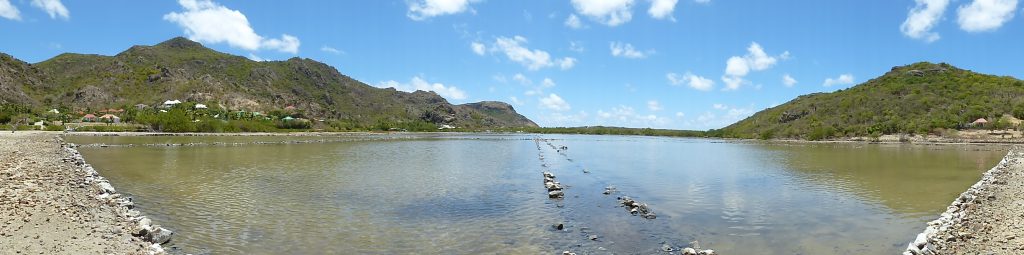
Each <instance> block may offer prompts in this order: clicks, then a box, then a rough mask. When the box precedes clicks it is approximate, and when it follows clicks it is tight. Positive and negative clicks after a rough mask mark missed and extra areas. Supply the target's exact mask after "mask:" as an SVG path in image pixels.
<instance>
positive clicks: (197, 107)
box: [195, 104, 208, 110]
mask: <svg viewBox="0 0 1024 255" xmlns="http://www.w3.org/2000/svg"><path fill="white" fill-rule="evenodd" d="M195 108H196V110H203V109H206V108H208V107H206V105H205V104H196V106H195Z"/></svg>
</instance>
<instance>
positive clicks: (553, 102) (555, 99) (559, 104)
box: [540, 93, 572, 112]
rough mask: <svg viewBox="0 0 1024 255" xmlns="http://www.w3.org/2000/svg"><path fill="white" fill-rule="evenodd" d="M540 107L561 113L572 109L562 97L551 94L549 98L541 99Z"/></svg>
mask: <svg viewBox="0 0 1024 255" xmlns="http://www.w3.org/2000/svg"><path fill="white" fill-rule="evenodd" d="M540 107H541V108H545V109H551V110H555V111H560V112H562V111H568V110H570V109H572V107H570V106H569V103H568V102H565V100H563V99H562V97H559V96H558V95H555V94H554V93H552V94H549V95H548V96H547V97H542V98H540Z"/></svg>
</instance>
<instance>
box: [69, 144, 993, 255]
mask: <svg viewBox="0 0 1024 255" xmlns="http://www.w3.org/2000/svg"><path fill="white" fill-rule="evenodd" d="M363 136H365V137H361V138H359V137H356V138H358V139H348V138H352V137H353V136H351V135H349V136H346V139H334V140H332V141H334V142H328V143H310V144H257V145H243V146H217V145H211V146H193V147H151V146H139V147H109V148H99V147H89V148H81V149H80V150H81V152H82V153H83V154H84V155H85V157H86V159H87V160H88V161H89V162H90V163H91V164H93V165H94V166H95V167H96V168H97V169H98V170H99V171H100V173H101V174H103V175H104V176H105V177H107V178H108V179H110V180H111V182H112V183H113V184H114V186H115V187H117V188H118V190H119V191H120V192H123V193H128V194H130V195H132V196H134V197H135V201H136V205H137V207H138V208H139V209H140V210H142V211H143V212H144V213H145V214H147V215H149V216H150V217H152V218H154V220H155V222H157V223H159V224H162V225H164V226H167V227H168V228H171V229H173V230H175V231H176V232H177V233H176V234H175V238H174V240H173V241H172V243H171V244H170V245H169V246H174V247H178V248H180V249H181V250H183V251H184V252H191V253H197V254H207V253H212V254H254V253H255V254H280V253H288V254H339V253H341V254H352V253H359V254H395V253H400V254H406V253H425V254H476V253H498V254H551V253H554V252H560V251H562V250H573V251H580V252H584V253H595V254H603V253H618V254H635V253H639V254H651V253H657V252H658V251H659V250H660V247H661V244H663V243H667V244H670V245H672V246H675V247H682V246H687V245H688V243H689V242H691V241H694V240H698V241H699V242H700V244H701V246H702V247H706V248H713V249H715V250H717V251H719V252H721V253H723V254H753V253H757V254H895V253H899V252H901V251H902V249H903V248H905V246H906V243H907V242H908V241H910V239H912V238H913V236H914V235H915V234H916V233H917V232H919V231H920V230H921V229H923V227H924V226H925V222H927V221H929V220H932V219H934V218H935V217H937V214H938V213H940V212H941V211H943V210H944V209H945V207H946V206H947V205H948V204H949V202H950V201H952V199H953V198H954V197H956V196H957V195H958V194H959V193H960V192H962V191H963V190H965V189H966V188H967V187H968V186H970V185H971V184H973V183H974V182H976V181H977V179H978V178H979V177H980V174H981V173H982V172H984V171H985V170H987V169H989V168H991V167H992V166H994V165H995V164H996V163H997V162H998V161H999V160H1000V159H1001V158H1002V157H1003V155H1004V154H1005V152H1006V148H1003V147H993V146H984V147H982V146H913V145H835V144H816V145H794V144H763V143H724V142H721V141H718V140H703V139H677V138H649V137H623V136H559V135H541V136H534V135H404V136H396V135H391V136H383V137H388V138H391V139H379V138H381V137H382V136H381V135H363ZM536 137H540V138H544V139H550V140H535V139H534V138H536ZM208 138H210V139H211V140H210V141H213V140H216V139H233V140H231V141H232V142H245V141H244V139H246V138H238V137H233V138H223V137H208ZM147 139H150V140H147ZM195 139H199V140H195ZM202 139H203V138H202V137H199V138H196V137H177V138H176V137H160V138H138V137H103V138H95V137H68V138H67V140H69V141H71V142H76V143H107V144H125V143H187V142H203V140H202ZM234 139H239V140H234ZM249 139H256V140H259V139H266V138H249ZM273 139H283V138H273ZM297 139H300V140H301V139H306V138H297ZM156 140H159V141H158V142H153V141H156ZM179 140H180V141H179ZM275 141H276V140H275ZM559 146H567V147H568V148H569V149H568V150H566V151H561V152H560V151H558V150H556V149H555V147H559ZM584 169H586V170H587V171H589V173H584V171H583V170H584ZM545 170H546V171H551V172H553V173H555V174H556V175H557V176H558V177H557V179H558V181H560V182H562V183H563V184H564V185H566V186H567V188H566V190H565V193H566V197H565V198H564V199H563V200H551V199H548V198H547V194H546V190H545V189H544V186H543V183H542V176H541V174H540V172H541V171H545ZM607 186H614V187H615V188H616V189H617V190H618V192H617V193H613V194H611V195H603V194H602V191H604V189H605V187H607ZM623 195H628V196H631V197H633V198H635V199H637V200H640V201H642V202H646V203H648V204H649V205H650V207H651V208H652V210H653V211H654V212H655V213H657V214H658V218H657V219H654V220H647V219H643V218H640V217H636V216H631V215H629V214H628V213H627V212H626V210H625V209H623V208H621V207H616V205H617V203H616V197H617V196H623ZM559 222H561V223H565V224H566V226H567V228H566V230H567V231H557V230H554V229H553V228H552V227H551V224H554V223H559ZM591 234H594V235H598V236H599V239H598V240H597V241H591V240H589V239H587V236H588V235H591Z"/></svg>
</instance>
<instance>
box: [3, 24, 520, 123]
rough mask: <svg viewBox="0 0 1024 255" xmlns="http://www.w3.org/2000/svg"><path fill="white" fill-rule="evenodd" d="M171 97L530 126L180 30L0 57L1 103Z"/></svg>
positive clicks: (359, 117) (78, 104)
mask: <svg viewBox="0 0 1024 255" xmlns="http://www.w3.org/2000/svg"><path fill="white" fill-rule="evenodd" d="M170 99H180V100H184V101H192V102H199V103H206V104H209V105H217V106H219V107H223V108H225V109H228V110H247V111H271V110H275V109H282V108H284V107H286V106H294V107H296V108H297V109H299V110H300V111H303V112H304V113H305V114H306V116H310V117H314V118H325V119H337V120H347V121H353V122H357V123H364V124H369V125H372V124H373V123H377V122H381V121H385V122H398V123H401V122H416V121H428V122H432V123H435V124H439V125H440V124H448V125H452V126H457V127H468V128H488V127H535V126H537V125H536V124H535V123H533V122H532V121H530V120H529V119H527V118H525V117H523V116H522V115H520V114H518V113H516V112H515V109H513V108H512V106H510V105H508V104H506V103H501V102H480V103H472V104H464V105H453V104H451V103H449V102H448V101H447V100H445V99H444V98H442V97H440V96H438V95H437V94H436V93H433V92H424V91H417V92H413V93H407V92H402V91H397V90H394V89H381V88H376V87H372V86H369V85H367V84H365V83H363V82H360V81H357V80H354V79H352V78H350V77H348V76H345V75H344V74H341V73H340V72H338V70H336V69H335V68H333V67H331V66H328V65H326V64H323V63H320V62H317V61H314V60H311V59H301V58H292V59H288V60H286V61H267V62H257V61H252V60H249V59H247V58H245V57H241V56H234V55H229V54H225V53H221V52H217V51H214V50H211V49H209V48H206V47H204V46H203V45H201V44H199V43H197V42H193V41H190V40H188V39H185V38H180V37H178V38H174V39H171V40H168V41H166V42H163V43H160V44H157V45H154V46H134V47H131V48H129V49H128V50H126V51H124V52H121V53H119V54H117V55H115V56H100V55H85V54H73V53H66V54H61V55H59V56H56V57H54V58H52V59H49V60H46V61H43V62H40V63H36V64H27V63H25V62H22V61H20V60H17V59H14V58H13V57H10V56H8V55H3V54H0V102H4V103H14V104H27V105H31V106H34V107H41V108H53V107H64V108H68V109H105V108H111V107H128V106H132V105H135V104H140V103H141V104H147V105H156V104H159V103H160V102H163V101H165V100H170Z"/></svg>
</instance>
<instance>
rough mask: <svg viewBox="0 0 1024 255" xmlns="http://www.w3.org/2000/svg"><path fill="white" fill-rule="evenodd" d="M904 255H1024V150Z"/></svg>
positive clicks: (955, 203) (964, 196) (1008, 157)
mask: <svg viewBox="0 0 1024 255" xmlns="http://www.w3.org/2000/svg"><path fill="white" fill-rule="evenodd" d="M904 254H1024V147H1021V146H1016V147H1014V148H1013V149H1012V150H1010V152H1009V153H1007V155H1006V157H1005V158H1003V160H1002V161H1001V162H999V165H997V166H996V167H994V168H992V169H991V170H989V171H988V172H986V173H985V174H984V175H983V176H982V179H981V181H978V183H975V184H974V185H973V186H971V188H969V189H968V190H967V191H966V192H964V193H963V194H961V195H960V197H958V198H956V200H954V201H953V203H952V204H951V205H950V206H949V207H948V208H947V210H946V212H944V213H942V215H941V216H940V217H939V219H937V220H934V221H931V222H929V223H928V227H927V228H925V231H924V232H923V233H921V234H919V235H918V236H917V237H916V238H915V240H914V241H913V242H911V243H910V245H908V247H907V251H906V252H904Z"/></svg>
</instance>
